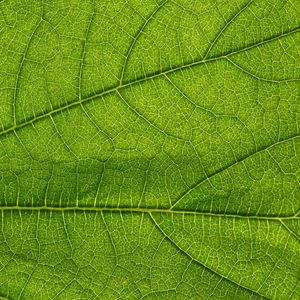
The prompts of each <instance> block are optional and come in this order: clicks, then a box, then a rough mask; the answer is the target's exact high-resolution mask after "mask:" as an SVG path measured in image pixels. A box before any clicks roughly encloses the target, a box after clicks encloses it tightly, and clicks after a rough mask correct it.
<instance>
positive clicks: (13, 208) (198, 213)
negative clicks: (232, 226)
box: [0, 206, 300, 222]
mask: <svg viewBox="0 0 300 300" xmlns="http://www.w3.org/2000/svg"><path fill="white" fill-rule="evenodd" d="M0 211H2V212H4V211H29V212H30V211H38V212H40V211H45V212H47V211H48V212H61V213H64V212H68V211H69V212H77V211H78V212H99V213H102V212H111V213H166V214H184V215H196V216H209V217H226V218H239V219H255V220H270V221H271V220H273V221H279V222H280V221H283V220H300V216H297V213H295V214H293V215H286V216H268V215H239V214H230V213H213V212H201V211H192V210H172V209H168V208H147V207H89V206H85V207H84V206H72V207H50V206H1V207H0Z"/></svg>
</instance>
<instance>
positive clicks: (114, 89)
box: [0, 27, 300, 136]
mask: <svg viewBox="0 0 300 300" xmlns="http://www.w3.org/2000/svg"><path fill="white" fill-rule="evenodd" d="M299 31H300V28H298V27H297V28H294V29H293V30H290V31H288V32H284V33H281V34H279V35H276V36H273V37H270V38H269V39H266V40H264V41H260V42H258V43H254V44H251V45H248V46H246V47H244V48H241V49H238V50H235V51H232V52H230V53H227V54H223V55H220V56H216V57H212V58H210V59H201V60H196V61H193V62H191V63H186V64H183V65H180V66H177V67H174V68H171V69H168V70H163V71H162V72H159V73H155V74H152V75H148V76H146V77H143V78H139V79H136V80H133V81H129V82H126V83H123V84H120V85H118V86H115V87H112V88H109V89H107V90H104V91H102V92H100V93H98V94H95V95H93V96H90V97H87V98H84V99H77V100H75V101H73V102H70V103H68V104H65V105H63V106H60V107H57V108H55V109H53V110H51V111H48V112H46V113H43V114H41V115H38V116H35V117H32V118H30V119H28V120H25V121H23V122H21V123H19V124H17V125H14V126H11V127H9V128H6V129H4V130H2V131H0V136H3V135H6V134H8V133H12V132H14V131H16V130H19V129H20V128H22V127H25V126H28V125H31V124H33V123H35V122H37V121H39V120H42V119H44V118H47V117H50V116H51V115H54V114H56V113H58V112H61V111H64V110H67V109H70V108H72V107H74V106H77V105H81V104H83V103H85V102H88V101H91V100H94V99H97V98H101V97H103V96H106V95H109V94H112V93H115V92H117V91H119V90H121V89H125V88H127V87H130V86H133V85H136V84H140V83H142V82H145V81H149V80H152V79H155V78H157V77H161V76H164V75H167V74H170V73H174V72H177V71H181V70H184V69H188V68H192V67H194V66H197V65H201V64H205V63H210V62H214V61H218V60H224V59H227V57H228V56H231V55H235V54H238V53H242V52H244V51H248V50H250V49H253V48H255V47H259V46H261V45H263V44H266V43H270V42H273V41H275V40H278V39H280V38H282V37H285V36H288V35H291V34H294V33H297V32H299ZM283 83H284V82H283Z"/></svg>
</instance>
